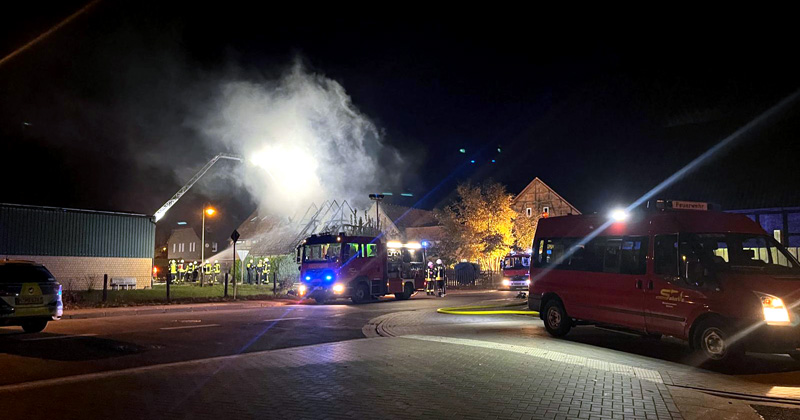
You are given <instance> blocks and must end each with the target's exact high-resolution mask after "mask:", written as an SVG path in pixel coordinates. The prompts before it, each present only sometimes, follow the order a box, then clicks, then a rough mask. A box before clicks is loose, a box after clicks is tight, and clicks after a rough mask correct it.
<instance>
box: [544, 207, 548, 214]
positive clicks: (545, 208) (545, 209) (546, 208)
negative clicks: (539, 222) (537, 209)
mask: <svg viewBox="0 0 800 420" xmlns="http://www.w3.org/2000/svg"><path fill="white" fill-rule="evenodd" d="M542 213H543V214H544V213H547V214H550V207H542Z"/></svg>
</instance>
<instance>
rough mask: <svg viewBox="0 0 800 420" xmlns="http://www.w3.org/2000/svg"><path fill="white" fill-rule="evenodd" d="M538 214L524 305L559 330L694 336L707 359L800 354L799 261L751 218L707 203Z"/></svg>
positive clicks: (561, 332) (551, 330) (557, 332)
mask: <svg viewBox="0 0 800 420" xmlns="http://www.w3.org/2000/svg"><path fill="white" fill-rule="evenodd" d="M648 207H649V208H647V209H643V211H641V212H636V213H631V214H630V215H628V216H627V218H625V217H624V214H622V215H620V214H617V215H616V216H617V217H616V220H612V219H609V218H606V217H603V216H599V215H583V216H563V217H553V218H548V219H543V220H541V221H539V225H538V227H537V230H536V237H535V238H534V242H533V255H532V262H531V281H532V283H531V286H530V290H529V298H528V299H529V300H528V304H529V307H530V308H531V309H532V310H536V311H539V312H540V317H541V318H542V320H543V321H544V326H545V328H546V329H547V331H548V332H549V333H550V334H551V335H553V336H557V337H558V336H563V335H565V334H567V333H568V332H569V330H570V328H572V327H573V326H575V325H584V324H596V325H603V326H609V327H613V328H620V329H625V330H629V331H635V332H638V333H641V334H645V335H649V336H652V337H656V338H657V337H660V336H661V335H670V336H673V337H677V338H680V339H683V340H686V341H688V343H689V345H690V346H691V347H692V348H693V349H695V350H696V351H697V352H699V353H700V354H701V355H702V356H703V357H704V358H705V359H706V360H707V361H710V362H711V363H720V362H723V361H726V360H730V359H731V358H732V357H733V356H737V355H741V354H742V353H743V352H744V351H752V352H766V353H785V354H789V355H791V356H792V357H793V358H795V359H797V360H800V327H798V326H799V325H800V312H799V311H798V310H797V305H798V304H800V264H798V261H797V260H796V259H795V258H794V257H793V256H792V255H791V254H789V253H788V252H787V251H786V250H785V249H784V247H783V246H782V245H781V244H780V243H778V242H777V241H776V240H775V239H773V238H772V237H771V236H769V235H767V233H766V232H764V230H763V229H762V228H761V227H760V226H759V225H758V224H757V223H755V222H754V221H752V220H750V219H749V218H747V217H746V216H743V215H740V214H730V213H722V212H719V211H711V210H709V206H708V205H707V204H706V203H695V202H682V201H663V200H659V201H657V202H655V203H652V202H651V203H648Z"/></svg>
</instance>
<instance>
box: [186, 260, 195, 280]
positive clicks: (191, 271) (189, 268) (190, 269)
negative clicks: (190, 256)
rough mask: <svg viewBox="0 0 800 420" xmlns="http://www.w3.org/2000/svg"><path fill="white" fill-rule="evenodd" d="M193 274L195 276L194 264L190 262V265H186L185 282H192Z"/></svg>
mask: <svg viewBox="0 0 800 420" xmlns="http://www.w3.org/2000/svg"><path fill="white" fill-rule="evenodd" d="M193 274H194V263H193V262H191V261H189V263H188V264H186V278H185V280H186V281H192V275H193Z"/></svg>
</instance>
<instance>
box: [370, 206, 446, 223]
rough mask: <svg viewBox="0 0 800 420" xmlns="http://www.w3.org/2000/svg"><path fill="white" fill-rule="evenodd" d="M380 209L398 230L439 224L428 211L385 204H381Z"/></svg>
mask: <svg viewBox="0 0 800 420" xmlns="http://www.w3.org/2000/svg"><path fill="white" fill-rule="evenodd" d="M380 208H381V210H382V211H383V214H385V215H386V217H388V218H390V219H392V222H394V224H395V226H397V227H398V228H400V229H405V228H409V227H422V226H437V225H438V224H439V222H438V221H437V220H436V217H435V215H434V213H433V212H432V211H430V210H423V209H417V208H413V207H405V206H398V205H395V204H386V203H381V207H380Z"/></svg>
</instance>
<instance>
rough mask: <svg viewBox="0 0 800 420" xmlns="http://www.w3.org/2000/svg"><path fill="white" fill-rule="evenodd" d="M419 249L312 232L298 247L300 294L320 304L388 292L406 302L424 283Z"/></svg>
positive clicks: (411, 245) (357, 301) (373, 296)
mask: <svg viewBox="0 0 800 420" xmlns="http://www.w3.org/2000/svg"><path fill="white" fill-rule="evenodd" d="M422 253H423V250H422V247H421V246H420V245H419V244H400V243H397V242H389V243H388V244H387V243H384V242H382V241H380V240H378V239H376V238H373V237H369V236H346V235H344V234H339V235H330V234H325V235H312V236H311V237H309V238H307V239H306V240H305V241H303V245H301V246H300V247H299V248H298V258H299V259H300V287H299V292H300V295H302V296H306V297H309V298H313V299H315V300H316V301H317V302H318V303H323V302H325V301H327V300H330V299H335V298H350V299H352V301H353V302H355V303H362V302H367V301H369V300H372V299H376V298H378V297H380V296H384V295H387V294H394V296H395V298H397V299H398V300H405V299H408V298H410V297H411V295H412V294H413V293H414V291H416V290H420V289H423V288H424V287H425V284H424V282H425V278H424V270H423V267H424V265H423V262H422V260H423V258H422Z"/></svg>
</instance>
